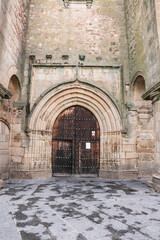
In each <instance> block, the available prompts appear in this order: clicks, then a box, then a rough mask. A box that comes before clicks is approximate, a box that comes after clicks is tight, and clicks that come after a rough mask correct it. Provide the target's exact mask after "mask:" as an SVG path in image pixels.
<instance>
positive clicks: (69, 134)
mask: <svg viewBox="0 0 160 240" xmlns="http://www.w3.org/2000/svg"><path fill="white" fill-rule="evenodd" d="M52 153H53V155H52V156H53V173H68V174H72V173H73V174H76V173H78V174H95V173H98V170H99V162H100V161H99V159H100V129H99V124H98V121H97V119H96V117H95V116H94V115H93V113H91V112H90V111H89V110H88V109H86V108H84V107H81V106H73V107H70V108H67V109H66V110H64V111H63V112H62V113H61V114H60V115H59V116H58V118H57V119H56V121H55V123H54V126H53V149H52Z"/></svg>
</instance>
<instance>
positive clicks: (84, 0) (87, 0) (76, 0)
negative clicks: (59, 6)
mask: <svg viewBox="0 0 160 240" xmlns="http://www.w3.org/2000/svg"><path fill="white" fill-rule="evenodd" d="M92 2H93V0H63V3H64V8H68V7H69V5H70V4H86V7H87V8H91V7H92Z"/></svg>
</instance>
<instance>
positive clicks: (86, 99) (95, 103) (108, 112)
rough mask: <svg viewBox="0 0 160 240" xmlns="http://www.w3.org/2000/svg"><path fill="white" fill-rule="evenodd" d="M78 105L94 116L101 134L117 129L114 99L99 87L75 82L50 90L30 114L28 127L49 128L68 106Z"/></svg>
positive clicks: (118, 117)
mask: <svg viewBox="0 0 160 240" xmlns="http://www.w3.org/2000/svg"><path fill="white" fill-rule="evenodd" d="M74 105H79V106H83V107H85V108H87V109H88V110H90V111H91V112H92V113H93V114H94V115H95V117H96V118H97V120H98V122H99V125H100V129H101V133H104V132H112V131H121V128H122V127H121V117H120V112H119V110H118V107H117V106H116V104H115V103H114V101H113V100H112V99H111V98H110V97H109V96H108V95H107V94H106V93H105V92H103V91H102V90H101V89H98V88H96V87H94V86H91V85H89V84H86V83H81V82H79V81H75V82H74V83H67V84H63V85H61V86H58V87H56V88H53V89H51V90H50V91H48V93H46V94H45V95H44V96H43V97H42V98H41V100H39V101H38V103H37V105H36V107H35V108H34V110H33V111H32V114H31V116H30V123H29V128H30V129H31V130H37V131H46V130H48V131H50V130H52V128H53V124H54V121H55V120H56V118H57V117H58V115H59V114H60V113H61V112H62V111H63V110H65V109H66V108H68V107H71V106H74Z"/></svg>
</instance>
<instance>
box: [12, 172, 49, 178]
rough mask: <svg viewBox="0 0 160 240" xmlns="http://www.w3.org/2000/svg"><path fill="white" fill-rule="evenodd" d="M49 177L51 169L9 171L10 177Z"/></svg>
mask: <svg viewBox="0 0 160 240" xmlns="http://www.w3.org/2000/svg"><path fill="white" fill-rule="evenodd" d="M51 177H52V171H15V172H11V173H10V178H11V179H14V178H20V179H44V178H51Z"/></svg>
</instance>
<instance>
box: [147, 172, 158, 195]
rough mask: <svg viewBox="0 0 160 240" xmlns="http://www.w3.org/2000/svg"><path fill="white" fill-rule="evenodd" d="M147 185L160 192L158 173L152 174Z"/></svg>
mask: <svg viewBox="0 0 160 240" xmlns="http://www.w3.org/2000/svg"><path fill="white" fill-rule="evenodd" d="M147 185H148V187H151V188H153V189H154V190H155V191H156V192H159V193H160V174H157V173H155V174H153V177H152V181H151V182H148V183H147Z"/></svg>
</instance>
